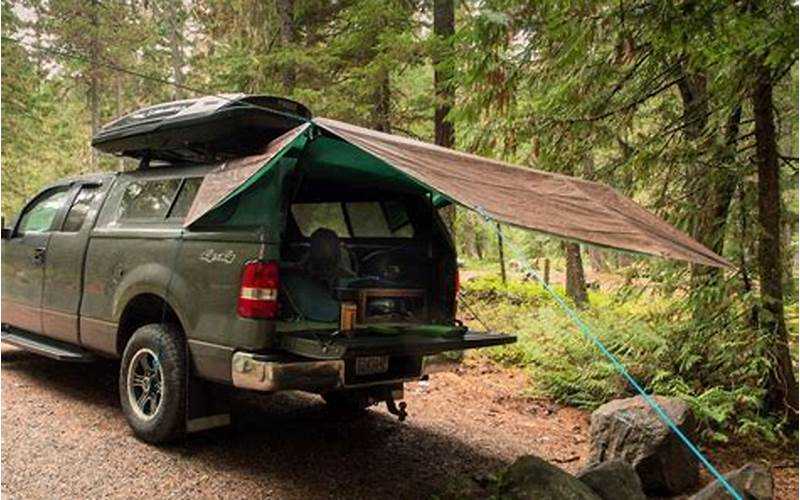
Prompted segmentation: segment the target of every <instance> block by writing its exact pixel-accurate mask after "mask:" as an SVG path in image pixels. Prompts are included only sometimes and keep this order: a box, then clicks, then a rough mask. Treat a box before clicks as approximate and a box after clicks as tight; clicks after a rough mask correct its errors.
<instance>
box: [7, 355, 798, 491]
mask: <svg viewBox="0 0 800 500" xmlns="http://www.w3.org/2000/svg"><path fill="white" fill-rule="evenodd" d="M116 370H117V366H116V364H114V363H111V362H100V363H94V364H90V365H74V364H65V363H59V362H57V361H53V360H49V359H46V358H42V357H38V356H35V355H33V354H29V353H26V352H24V351H21V350H18V349H16V348H13V347H9V346H5V345H4V346H3V347H2V382H1V383H2V494H3V497H4V498H26V499H27V498H66V497H69V498H97V497H101V496H102V497H107V496H112V497H128V498H130V497H134V496H136V497H140V496H145V495H147V496H153V495H159V496H172V497H190V496H191V497H196V498H209V497H216V498H245V497H247V498H304V499H306V498H380V497H394V498H429V497H430V496H431V495H433V494H434V493H436V492H437V491H439V490H440V489H441V488H442V486H443V485H445V484H446V483H448V482H449V481H451V480H452V478H453V477H455V476H456V475H458V474H466V475H478V474H484V473H488V472H491V471H493V470H496V469H497V468H498V467H501V466H503V465H505V464H507V463H510V462H511V461H512V460H513V459H514V458H516V457H517V456H519V455H522V454H525V453H534V454H537V455H539V456H541V457H543V458H545V459H547V460H550V461H552V462H555V463H557V464H558V465H560V466H561V467H563V468H564V469H566V470H569V471H572V472H574V471H576V470H578V469H580V467H581V466H582V464H583V457H585V456H586V451H587V443H586V432H587V428H588V417H587V415H586V414H585V413H584V412H581V411H579V410H575V409H572V408H558V407H557V406H554V405H551V404H549V403H547V402H538V401H535V400H531V399H529V398H525V397H523V396H521V393H522V390H523V388H524V383H525V379H524V375H523V374H521V373H520V372H518V371H513V370H505V369H502V370H501V369H497V368H494V367H492V366H487V365H481V364H474V365H470V366H467V367H465V368H460V369H458V370H457V371H456V372H451V373H440V374H436V375H434V376H433V377H432V379H431V381H430V383H428V384H420V383H415V384H409V385H408V386H407V389H406V401H407V402H408V405H409V407H408V410H409V414H410V415H409V418H408V420H407V421H406V422H405V423H400V422H398V421H397V420H396V419H395V418H394V417H392V416H391V415H389V414H388V413H386V411H385V410H384V409H383V408H376V409H374V410H371V411H370V412H369V413H368V414H367V415H366V416H364V417H361V418H358V419H355V420H342V419H337V418H335V417H333V416H332V415H331V414H329V413H328V412H327V410H326V408H325V405H324V404H323V403H322V402H321V399H319V398H317V397H313V396H308V395H303V394H290V395H277V396H272V397H265V396H257V397H254V396H250V395H248V396H247V397H241V398H237V402H236V407H235V413H234V418H235V419H236V422H237V424H236V425H235V426H234V427H232V428H230V429H226V430H217V431H211V432H207V433H204V434H199V435H194V436H192V437H190V438H188V439H186V440H185V441H183V442H181V443H179V444H176V445H173V446H170V447H165V448H156V447H152V446H148V445H145V444H143V443H141V442H139V441H138V440H136V439H135V438H134V437H133V435H132V434H131V432H130V431H129V430H128V427H127V425H126V424H125V421H124V418H123V416H122V413H121V411H120V409H119V401H118V396H117V389H116ZM791 472H792V471H791V469H788V474H789V476H788V477H789V479H790V481H789V485H790V487H793V491H794V495H795V498H796V495H797V493H796V491H797V489H796V488H797V486H796V485H797V478H796V477H795V476H793V475H791Z"/></svg>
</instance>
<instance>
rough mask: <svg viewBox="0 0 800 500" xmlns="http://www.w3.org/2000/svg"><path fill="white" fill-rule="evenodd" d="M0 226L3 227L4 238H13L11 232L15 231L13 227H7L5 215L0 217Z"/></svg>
mask: <svg viewBox="0 0 800 500" xmlns="http://www.w3.org/2000/svg"><path fill="white" fill-rule="evenodd" d="M0 227H2V235H0V236H1V237H2V239H4V240H7V239H9V238H11V233H12V232H13V231H14V230H13V228H10V227H6V218H5V216H3V217H0Z"/></svg>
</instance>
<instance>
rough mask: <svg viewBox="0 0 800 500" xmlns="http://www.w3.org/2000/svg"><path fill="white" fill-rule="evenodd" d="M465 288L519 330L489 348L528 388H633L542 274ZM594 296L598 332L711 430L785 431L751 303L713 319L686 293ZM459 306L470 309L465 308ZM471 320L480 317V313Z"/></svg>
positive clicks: (496, 319) (475, 304) (710, 433)
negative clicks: (702, 318)
mask: <svg viewBox="0 0 800 500" xmlns="http://www.w3.org/2000/svg"><path fill="white" fill-rule="evenodd" d="M462 289H463V291H464V294H465V300H466V301H467V302H468V303H469V304H470V305H471V308H472V309H473V310H475V311H476V313H477V315H478V316H479V317H480V318H481V320H483V321H484V322H485V323H486V324H487V325H488V326H489V327H490V328H493V329H496V330H499V331H505V332H508V333H514V334H516V335H517V336H518V341H517V343H515V344H511V345H508V346H502V347H498V348H493V349H491V350H489V351H486V355H487V356H489V357H491V358H492V359H494V360H496V361H498V362H501V363H503V364H507V365H513V366H519V367H523V368H524V369H525V370H527V371H528V373H529V375H530V381H531V386H530V391H531V394H533V395H535V396H541V397H548V398H554V399H555V400H557V401H560V402H562V403H564V404H569V405H573V406H578V407H582V408H586V409H594V408H596V407H597V406H599V405H600V404H603V403H605V402H607V401H609V400H611V399H614V398H619V397H627V396H631V395H634V392H633V389H632V388H631V387H629V386H628V385H627V383H626V382H625V380H624V379H623V378H622V376H621V375H620V374H619V373H618V372H617V370H616V368H615V367H614V366H613V364H612V363H611V362H610V361H609V360H607V359H606V358H605V357H603V355H602V354H601V353H600V351H599V350H598V349H597V348H596V346H595V345H594V344H593V343H591V342H590V341H589V340H587V339H586V338H584V337H583V335H582V334H581V333H580V331H579V330H578V329H577V328H576V326H575V325H574V324H573V323H572V321H571V320H570V319H569V318H568V317H567V316H566V315H565V314H564V313H563V311H561V309H560V308H559V307H558V306H557V304H556V303H555V301H554V300H553V299H552V297H550V296H549V295H548V294H547V293H546V292H545V291H544V290H543V288H542V287H541V286H540V285H538V284H537V283H533V282H519V281H511V282H509V284H508V285H507V286H503V285H502V284H501V283H500V282H499V280H498V279H497V278H494V277H483V278H476V279H474V280H470V281H467V282H465V283H464V284H462ZM556 289H557V293H563V291H562V290H561V288H560V287H556ZM589 303H590V304H591V305H590V307H589V308H588V309H586V310H584V311H581V313H580V314H581V317H582V319H583V320H584V321H586V323H587V324H588V325H589V326H590V328H591V330H592V332H593V333H594V334H595V335H597V337H598V338H599V339H600V340H601V341H602V342H603V343H604V344H605V345H606V346H607V347H608V349H609V350H610V351H611V352H612V353H614V354H615V356H617V357H618V358H619V359H620V361H621V362H622V363H623V364H624V365H625V366H626V368H627V369H628V371H629V372H630V374H631V375H632V376H634V377H635V378H636V379H637V380H639V381H640V382H641V383H642V384H643V386H644V387H646V388H647V390H649V391H651V392H653V393H656V394H662V395H668V396H675V397H679V398H681V399H683V400H684V401H686V402H687V403H688V404H689V405H690V406H691V407H692V409H693V410H694V413H695V415H696V416H697V418H698V420H699V421H700V423H701V425H702V430H703V437H704V438H705V439H707V440H712V441H724V440H727V439H729V437H730V436H732V435H735V436H739V437H748V436H753V435H754V434H757V435H759V436H760V437H762V438H765V439H769V440H775V439H778V438H779V437H780V436H782V434H781V432H780V431H779V425H778V423H777V422H776V421H775V419H774V418H771V417H769V415H768V414H766V413H765V412H764V410H763V409H762V407H763V402H764V396H765V389H764V383H765V380H766V378H767V376H768V371H769V369H770V366H769V363H768V362H767V361H766V358H765V356H764V353H763V349H764V343H763V341H762V339H760V338H759V336H758V335H757V334H755V333H753V330H752V329H749V328H743V327H740V326H737V325H740V324H741V323H740V322H739V321H737V319H736V316H737V315H738V314H742V313H744V312H746V310H737V309H738V306H736V305H735V304H734V305H732V308H731V310H730V311H729V312H728V313H727V314H725V315H724V316H720V317H718V318H717V319H716V320H715V322H714V323H715V324H714V325H713V326H709V325H704V324H698V323H696V322H694V321H693V320H692V314H691V306H688V307H687V302H686V299H685V297H678V296H664V295H661V294H658V293H652V292H646V293H642V294H640V295H639V296H638V297H632V296H631V294H629V293H628V292H627V291H626V290H624V289H619V290H617V291H616V292H600V291H594V290H593V291H591V292H590V298H589ZM745 309H746V308H745ZM461 312H462V315H465V316H466V317H468V318H469V312H468V311H467V310H465V309H463V308H462V310H461ZM469 323H470V325H471V326H473V327H475V328H480V327H481V324H480V323H478V322H477V320H474V319H473V320H470V321H469ZM796 334H797V330H796V323H795V324H794V326H793V335H796Z"/></svg>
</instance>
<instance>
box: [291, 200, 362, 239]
mask: <svg viewBox="0 0 800 500" xmlns="http://www.w3.org/2000/svg"><path fill="white" fill-rule="evenodd" d="M292 215H293V216H294V220H295V222H297V227H299V228H300V232H301V233H303V236H311V235H312V234H314V231H316V230H317V229H319V228H321V227H324V228H327V229H330V230H332V231H333V232H335V233H336V234H337V235H338V236H339V237H342V238H348V237H350V231H348V230H347V222H346V221H345V219H344V212H343V211H342V204H341V203H296V204H294V205H292Z"/></svg>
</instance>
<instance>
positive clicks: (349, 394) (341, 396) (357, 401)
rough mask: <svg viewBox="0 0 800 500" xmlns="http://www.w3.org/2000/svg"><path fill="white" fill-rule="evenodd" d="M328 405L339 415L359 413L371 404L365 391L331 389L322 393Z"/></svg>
mask: <svg viewBox="0 0 800 500" xmlns="http://www.w3.org/2000/svg"><path fill="white" fill-rule="evenodd" d="M322 399H324V400H325V403H326V404H327V405H328V407H329V408H330V409H331V410H332V411H333V412H334V413H336V414H339V415H345V416H347V415H350V416H355V415H360V414H362V413H364V411H365V410H366V409H367V408H369V407H370V406H372V404H373V401H371V400H370V397H369V394H367V393H366V392H365V391H358V390H350V391H332V392H327V393H325V394H323V395H322Z"/></svg>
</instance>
